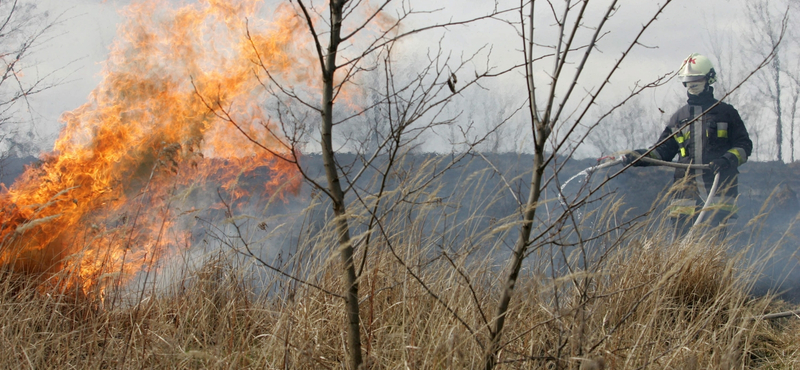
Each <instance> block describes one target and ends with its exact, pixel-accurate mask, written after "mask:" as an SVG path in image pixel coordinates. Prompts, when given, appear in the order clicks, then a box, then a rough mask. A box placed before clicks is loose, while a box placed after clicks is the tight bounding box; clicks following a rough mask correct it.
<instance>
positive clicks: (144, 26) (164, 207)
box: [0, 0, 308, 294]
mask: <svg viewBox="0 0 800 370" xmlns="http://www.w3.org/2000/svg"><path fill="white" fill-rule="evenodd" d="M261 3H262V2H261V1H257V0H205V1H204V2H201V3H199V4H192V5H185V6H182V7H179V8H174V9H172V8H170V7H169V5H168V2H167V1H163V2H162V1H155V0H148V1H141V2H137V3H134V4H131V5H129V6H128V7H127V8H126V9H125V10H124V11H123V15H124V18H125V19H126V20H127V22H126V24H125V25H123V26H121V27H120V29H119V31H118V33H119V36H118V40H117V41H116V42H115V44H114V45H113V48H112V50H111V52H110V54H109V59H108V61H107V64H106V65H105V68H104V72H103V79H102V82H101V83H100V85H99V86H97V87H96V88H95V89H94V91H92V93H91V94H90V96H89V98H88V101H87V103H85V104H84V105H83V106H81V107H79V108H77V109H75V110H73V111H71V112H67V113H64V114H63V115H62V118H61V119H62V121H63V123H64V128H63V130H62V132H61V134H60V136H59V138H58V139H57V141H56V142H55V145H54V148H53V151H52V152H51V153H48V154H45V155H43V156H42V157H41V163H40V164H39V165H37V166H34V167H30V168H27V169H26V171H25V173H24V174H23V175H22V176H21V177H20V178H19V179H17V181H16V182H15V183H14V184H13V185H12V186H11V187H9V188H8V189H5V190H4V191H3V192H2V193H0V214H1V215H2V217H3V218H2V221H0V248H2V249H0V265H4V266H7V267H10V268H12V270H13V271H17V272H29V273H36V274H43V276H45V277H49V276H55V275H56V274H59V273H66V274H61V275H59V276H62V277H63V276H68V277H67V278H66V279H65V280H62V283H61V285H65V286H67V287H77V288H79V289H81V290H82V291H83V292H84V293H86V294H93V293H94V294H96V293H97V292H102V290H103V289H106V288H107V287H109V286H111V285H113V284H119V283H121V282H124V281H126V280H127V279H130V278H131V277H132V276H133V275H134V274H135V273H137V272H138V271H141V270H142V269H144V268H147V266H146V265H147V264H148V263H150V261H156V260H158V259H159V258H160V257H161V256H162V255H163V254H164V253H165V251H166V250H167V249H168V244H169V241H167V239H168V238H167V231H169V230H175V229H176V217H177V215H176V213H177V212H176V208H175V202H177V201H178V200H181V199H186V198H190V197H192V194H194V193H193V191H196V190H197V189H198V188H202V187H206V188H216V186H219V188H220V189H221V191H224V192H225V193H226V194H227V196H228V197H232V198H233V199H239V198H242V197H248V196H250V195H263V194H275V193H277V192H280V191H290V192H296V190H297V189H298V187H299V185H300V177H299V176H298V173H297V168H296V167H295V165H294V164H292V163H290V162H287V161H284V160H282V159H280V158H278V157H277V156H276V155H278V156H285V157H292V156H293V155H294V156H296V155H298V153H297V152H296V151H295V152H292V151H291V150H290V149H289V147H288V146H287V145H286V142H285V139H284V138H281V137H276V136H273V135H274V134H275V133H276V132H280V130H279V129H276V127H275V124H274V123H273V122H271V121H270V119H269V117H268V116H267V113H266V112H264V109H263V108H262V105H263V104H264V101H265V96H266V94H267V91H266V89H265V88H264V87H263V86H262V85H261V81H260V80H262V79H264V78H265V76H264V75H263V72H261V71H259V68H256V66H255V65H254V61H255V60H257V58H258V57H260V60H261V61H262V63H263V64H264V66H265V67H266V68H267V69H268V70H269V71H270V72H271V73H274V74H279V75H281V76H282V78H285V79H287V80H289V79H291V80H294V81H303V80H305V79H307V78H308V76H306V75H305V74H306V73H307V71H308V69H304V68H297V67H298V66H302V65H304V64H306V60H307V55H306V54H307V53H306V52H304V51H302V50H295V49H294V47H293V45H294V43H295V42H296V41H295V39H296V38H297V34H298V31H299V30H301V29H302V28H301V26H302V23H301V21H300V20H299V19H298V17H297V16H296V15H295V14H294V12H293V11H291V9H289V8H278V9H277V10H276V11H275V13H274V20H273V22H271V23H259V22H253V21H252V20H253V19H259V18H263V17H260V16H259V12H260V11H261V6H260V4H261ZM248 19H249V20H251V21H250V22H249V24H248V23H247V22H248V21H247V20H248ZM246 30H249V35H250V37H249V38H248V37H247V36H246V35H247V34H248V33H247V32H246ZM201 97H202V98H201ZM209 105H211V106H212V107H217V108H224V109H225V112H226V113H227V114H229V115H230V117H231V118H232V119H233V120H234V121H235V122H237V123H238V124H239V128H240V129H237V128H236V127H234V126H233V125H232V124H231V123H230V122H227V121H225V120H223V119H221V118H220V117H219V116H218V113H219V111H214V110H211V109H209ZM239 130H241V131H243V132H245V133H247V135H248V136H250V137H251V138H254V139H255V140H257V141H258V142H259V143H261V144H262V145H263V146H265V147H267V148H268V149H269V150H265V149H263V148H260V147H257V146H256V145H254V144H253V143H252V142H251V141H249V140H248V138H247V137H245V135H243V134H242V132H240V131H239ZM264 169H266V171H268V178H269V181H268V182H267V183H265V184H263V185H262V187H261V189H260V192H261V193H262V194H250V193H249V192H250V191H251V190H253V189H251V188H250V187H243V186H239V185H240V184H239V181H240V180H241V179H242V178H243V177H245V176H248V175H252V174H256V173H259V171H262V172H263V171H264Z"/></svg>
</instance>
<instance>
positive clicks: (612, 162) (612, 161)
mask: <svg viewBox="0 0 800 370" xmlns="http://www.w3.org/2000/svg"><path fill="white" fill-rule="evenodd" d="M639 160H640V161H644V162H647V163H651V164H655V165H658V166H667V167H673V168H681V169H685V170H696V169H700V170H707V169H708V168H709V167H708V165H707V164H686V163H677V162H669V161H662V160H659V159H655V158H649V157H641V158H639ZM598 162H602V163H600V164H598V165H596V166H592V167H589V168H586V169H585V170H583V171H581V172H578V173H577V174H575V175H574V176H572V177H570V178H569V179H568V180H567V181H566V182H564V184H563V185H561V189H560V190H561V191H560V192H559V195H558V196H559V200H560V201H561V204H562V205H564V207H565V208H568V204H567V202H566V199H564V189H565V188H566V187H567V185H568V184H569V183H570V182H571V181H572V180H574V179H576V178H578V177H586V178H587V179H588V178H589V177H590V176H591V175H592V174H593V173H595V172H596V171H598V170H601V169H604V168H608V167H612V166H616V165H618V164H622V162H623V157H622V156H620V157H614V156H606V157H601V158H599V159H598ZM718 187H719V173H717V174H715V175H714V183H713V184H712V185H711V190H710V191H709V192H708V198H706V202H705V204H704V205H703V208H702V210H701V211H700V214H699V215H697V220H695V222H694V225H693V227H694V226H697V225H699V224H700V223H701V222H703V219H704V218H705V216H706V213H707V212H708V206H709V205H710V204H711V201H712V200H713V199H714V196H716V193H717V188H718ZM689 233H690V234H691V231H689ZM687 236H688V235H687Z"/></svg>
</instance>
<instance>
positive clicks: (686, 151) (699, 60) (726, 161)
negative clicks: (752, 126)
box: [623, 53, 753, 237]
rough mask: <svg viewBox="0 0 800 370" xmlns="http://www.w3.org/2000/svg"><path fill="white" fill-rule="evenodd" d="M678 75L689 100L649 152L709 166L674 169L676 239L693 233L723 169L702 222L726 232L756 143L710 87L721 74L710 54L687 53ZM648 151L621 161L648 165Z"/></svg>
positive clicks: (671, 213) (672, 204) (671, 206)
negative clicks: (743, 171)
mask: <svg viewBox="0 0 800 370" xmlns="http://www.w3.org/2000/svg"><path fill="white" fill-rule="evenodd" d="M678 79H679V80H680V82H682V83H683V86H684V87H686V92H687V95H688V97H689V99H688V101H687V104H686V105H684V106H683V107H681V108H680V109H678V111H677V112H675V113H674V114H673V115H672V117H670V119H669V122H668V123H667V127H666V128H665V129H664V131H663V132H662V133H661V136H660V137H659V138H658V141H657V143H661V145H658V146H655V145H654V147H655V148H654V149H653V150H652V151H650V153H648V156H649V157H651V158H655V159H659V160H663V161H671V160H672V159H673V158H674V157H675V156H676V155H678V162H680V163H689V164H707V165H708V166H709V169H708V170H702V169H696V170H695V169H692V170H685V169H676V170H675V183H674V185H673V190H674V194H675V197H674V198H673V199H672V200H671V202H670V204H669V216H670V218H671V220H672V225H673V226H674V227H675V233H674V236H675V237H680V236H682V235H684V234H686V233H687V232H688V231H689V229H690V228H691V226H692V224H693V223H694V219H695V217H696V216H697V214H699V213H700V210H701V208H702V206H703V205H704V204H705V201H706V199H707V197H708V192H709V190H710V189H711V186H712V184H713V181H714V176H715V174H717V173H719V175H720V179H719V185H718V189H719V190H717V195H716V196H715V197H714V198H713V199H712V201H711V204H710V205H709V206H710V207H709V208H710V210H709V211H708V212H709V214H710V215H712V217H711V218H710V220H709V218H708V217H706V218H704V220H709V221H710V223H709V226H711V227H718V229H717V230H719V231H720V232H721V234H722V235H723V236H724V235H725V223H726V221H727V220H728V219H729V218H730V217H735V207H734V202H735V200H736V196H737V194H738V189H737V176H738V173H739V171H738V170H737V168H738V167H739V166H741V165H742V164H744V163H745V162H747V157H748V156H750V153H751V152H752V150H753V143H752V141H750V135H748V133H747V128H745V126H744V122H742V118H741V117H740V116H739V112H737V111H736V109H735V108H734V107H733V106H731V105H730V104H727V103H724V102H721V101H718V100H716V99H715V98H714V88H713V87H711V85H712V84H714V82H715V81H716V80H717V74H716V72H715V71H714V67H713V66H712V64H711V61H710V60H708V58H706V57H705V56H703V55H700V54H696V53H695V54H691V55H689V57H688V58H686V59H684V61H683V63H682V64H681V68H680V70H679V72H678ZM662 142H663V143H662ZM656 145H657V144H656ZM647 151H648V150H647V149H637V150H634V151H633V152H631V153H629V154H627V155H625V156H624V157H623V162H624V163H625V164H626V165H628V164H632V165H633V166H646V165H648V163H647V162H645V161H642V160H639V161H637V159H639V157H641V156H642V155H643V154H644V153H646V152H647Z"/></svg>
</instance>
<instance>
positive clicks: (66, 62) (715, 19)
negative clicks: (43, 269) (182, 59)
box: [34, 0, 742, 142]
mask: <svg viewBox="0 0 800 370" xmlns="http://www.w3.org/2000/svg"><path fill="white" fill-rule="evenodd" d="M129 2H130V1H128V0H106V1H103V0H36V2H35V3H36V4H37V6H38V7H39V8H40V9H41V10H46V11H48V12H49V14H50V17H51V18H54V17H57V16H58V17H60V18H59V19H60V20H61V22H60V24H59V25H58V28H57V29H56V32H55V35H56V37H55V38H54V39H53V40H51V41H50V42H48V43H47V44H46V45H44V47H43V48H42V49H41V50H40V51H39V53H38V54H37V56H36V60H37V62H38V64H37V66H36V68H37V73H39V74H42V73H46V72H48V71H51V70H54V69H58V68H62V70H61V71H60V72H59V75H60V76H63V77H64V78H66V80H65V81H64V82H63V83H62V84H61V85H60V86H57V87H56V88H54V89H52V90H50V91H48V92H46V93H44V94H41V95H40V96H38V97H37V98H36V99H35V101H34V103H35V104H36V105H35V107H34V108H36V110H37V112H38V113H39V116H38V122H37V130H38V132H39V133H40V135H41V136H42V137H44V138H45V139H46V141H50V142H52V139H54V137H55V135H56V134H57V131H58V127H59V123H58V117H59V116H60V115H61V114H62V113H64V112H66V111H69V110H72V109H75V108H76V107H78V106H80V105H81V104H83V103H84V102H86V100H87V96H88V95H89V93H90V92H91V91H92V89H93V88H94V87H95V86H96V85H97V84H98V82H99V81H100V75H99V73H100V71H101V69H102V68H103V63H104V61H105V60H106V57H107V53H108V50H109V47H110V45H111V43H112V42H113V41H114V39H115V33H116V30H117V25H118V24H120V22H123V21H124V19H122V18H121V16H120V14H119V10H120V9H121V8H122V7H124V6H125V5H126V4H128V3H129ZM172 2H173V3H178V2H177V1H172ZM596 2H599V3H604V2H605V1H596ZM435 3H436V4H435V7H437V8H442V9H443V10H442V11H440V12H439V13H436V14H438V15H437V16H441V17H445V18H450V17H453V18H456V19H457V18H458V17H464V16H468V15H469V14H479V13H480V12H482V11H485V9H486V7H487V6H488V2H487V1H483V0H481V1H478V0H448V1H437V2H435ZM515 3H518V2H516V1H512V2H511V4H515ZM620 4H621V7H620V9H619V11H618V13H617V14H616V15H615V16H614V17H613V18H612V20H611V21H610V23H609V29H610V30H612V31H613V32H612V33H611V34H609V35H608V36H607V37H606V39H604V40H603V44H601V45H602V46H601V50H602V51H603V53H602V54H597V57H598V58H600V59H607V61H609V62H611V61H613V60H615V59H616V58H617V57H618V56H619V51H618V50H617V49H614V46H616V45H617V44H621V42H622V40H625V41H628V40H630V37H631V36H632V35H633V34H635V33H636V32H638V31H639V29H640V28H641V26H642V23H643V22H644V21H645V20H643V19H642V15H643V14H652V13H653V10H654V9H655V8H656V7H657V2H655V1H642V0H628V1H620ZM421 6H428V7H432V6H434V5H421ZM417 9H421V8H419V7H418V8H417ZM741 12H742V10H741V5H740V1H738V0H707V1H696V0H675V1H673V3H672V4H671V5H670V6H669V7H668V8H667V10H666V12H665V13H664V14H663V15H662V16H661V17H659V20H658V22H657V23H656V24H655V25H654V26H653V27H652V28H651V29H650V30H649V31H648V32H647V33H646V35H645V37H644V38H643V39H642V41H643V43H644V44H645V45H648V46H653V47H657V48H638V49H637V50H636V52H635V53H634V54H633V55H632V57H630V58H629V59H628V61H627V62H626V63H625V64H623V66H622V70H621V71H620V73H619V75H618V76H619V77H617V78H618V79H617V80H615V81H614V82H615V83H614V85H613V89H616V92H614V93H616V94H618V95H623V94H625V93H626V92H627V91H628V89H630V87H631V85H632V84H633V83H634V82H636V81H643V82H644V81H650V80H652V79H653V78H655V77H656V76H658V75H663V74H666V73H669V72H671V71H674V70H675V69H676V68H677V67H678V66H679V64H680V63H681V61H682V59H683V58H685V57H686V56H687V55H689V54H690V53H692V52H700V53H705V52H706V50H707V49H708V43H709V41H708V39H709V36H708V35H718V34H720V33H732V32H735V31H734V30H736V25H737V24H738V23H739V22H741V17H740V14H741ZM543 20H544V19H543ZM417 21H418V22H426V21H429V20H428V19H420V18H417ZM453 31H455V32H451V34H449V35H448V36H447V39H446V40H447V41H449V42H450V45H461V44H463V45H482V44H490V45H492V46H493V55H494V56H495V58H496V59H497V62H496V63H497V64H498V65H502V64H504V63H505V64H508V63H509V61H514V63H518V61H517V60H518V59H519V56H520V55H519V51H518V50H519V48H520V44H519V41H518V39H516V38H515V37H514V33H513V30H511V29H510V28H509V27H508V26H504V25H503V24H502V23H500V22H494V23H492V22H488V23H482V24H481V26H474V25H473V26H470V27H468V28H457V29H453ZM405 46H406V47H407V48H409V49H413V48H414V47H415V46H416V45H405ZM446 46H447V45H446ZM454 48H455V47H454ZM718 72H719V73H720V75H721V77H722V78H725V72H726V71H724V70H720V71H718ZM676 94H682V92H681V91H680V86H678V84H677V83H676V84H674V86H668V87H664V88H661V89H659V90H658V91H655V92H652V93H650V95H649V96H647V97H646V100H647V101H648V103H652V104H655V105H658V106H659V107H660V106H663V105H669V104H672V101H674V99H675V96H676Z"/></svg>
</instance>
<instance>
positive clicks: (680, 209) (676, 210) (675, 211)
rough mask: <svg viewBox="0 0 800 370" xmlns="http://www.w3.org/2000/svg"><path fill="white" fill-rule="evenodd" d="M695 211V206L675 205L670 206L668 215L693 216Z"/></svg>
mask: <svg viewBox="0 0 800 370" xmlns="http://www.w3.org/2000/svg"><path fill="white" fill-rule="evenodd" d="M695 212H697V207H695V206H675V207H670V209H669V216H670V217H678V216H693V215H694V214H695Z"/></svg>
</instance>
